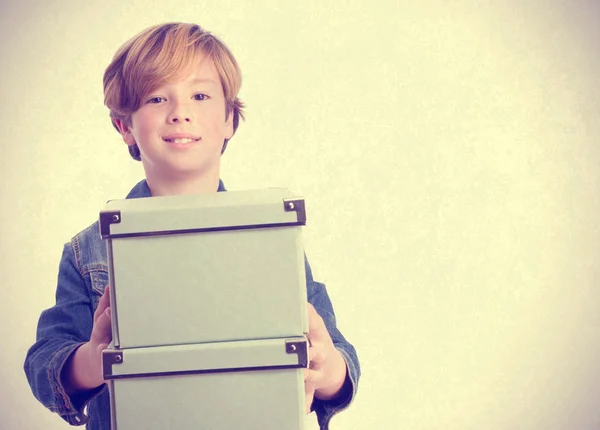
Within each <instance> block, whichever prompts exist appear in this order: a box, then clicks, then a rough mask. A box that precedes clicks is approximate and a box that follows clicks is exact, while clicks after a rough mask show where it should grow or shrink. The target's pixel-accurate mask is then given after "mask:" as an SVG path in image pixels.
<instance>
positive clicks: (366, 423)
mask: <svg viewBox="0 0 600 430" xmlns="http://www.w3.org/2000/svg"><path fill="white" fill-rule="evenodd" d="M324 3H329V4H331V2H320V1H314V0H309V1H304V2H298V1H283V2H282V1H270V2H267V1H262V2H260V3H258V2H257V3H256V4H254V5H252V2H234V1H224V0H219V1H202V2H190V1H178V0H172V1H169V2H159V1H154V2H153V1H147V0H143V1H142V0H136V1H132V2H128V3H127V6H125V5H123V2H121V1H116V0H110V1H106V0H103V1H97V2H80V1H52V2H46V1H41V0H39V1H33V0H26V1H15V0H13V1H8V2H3V3H2V5H1V6H0V40H1V41H2V42H1V45H0V59H1V70H2V71H1V79H0V96H1V103H0V106H1V113H2V115H1V116H0V126H1V128H0V130H1V133H0V137H1V151H2V152H1V154H2V155H1V158H0V169H1V182H0V187H1V188H0V190H1V201H2V219H1V223H0V237H1V238H2V239H1V240H2V242H1V243H2V253H1V260H0V261H1V267H0V269H1V270H2V284H1V288H2V300H1V301H0V315H2V321H1V322H2V324H1V325H0V343H1V345H2V355H1V361H0V387H1V388H0V390H1V392H2V402H1V406H0V408H1V412H0V416H2V418H1V420H0V427H2V428H6V429H25V430H33V429H40V428H44V429H57V430H58V429H65V428H66V427H67V426H66V425H65V424H64V423H63V422H62V421H61V420H60V418H58V417H57V416H54V415H52V414H51V413H50V412H48V411H46V410H45V409H44V408H43V407H42V406H40V405H39V404H38V403H37V401H36V400H35V399H34V397H33V396H32V395H31V392H30V390H29V387H28V385H27V383H26V380H25V376H24V374H23V371H22V364H23V359H24V356H25V353H26V351H27V349H28V347H29V346H30V345H31V344H32V343H33V341H34V336H35V326H36V323H37V318H38V316H39V313H40V312H41V310H42V309H44V308H46V307H49V306H51V305H52V304H53V301H54V291H55V282H56V274H57V267H58V261H59V257H60V252H61V247H62V244H63V243H64V242H66V241H67V240H68V239H69V238H70V237H71V236H72V235H74V234H75V233H77V232H78V231H79V230H81V229H82V228H84V227H86V226H87V225H89V224H90V223H92V222H93V221H94V220H95V219H96V218H97V215H98V211H99V210H100V209H101V208H102V206H103V204H104V202H105V201H106V200H107V199H110V198H120V197H123V196H124V195H125V194H126V193H127V191H128V190H129V189H130V188H131V186H132V185H133V184H134V183H135V182H137V181H138V180H139V179H141V177H142V174H143V172H142V170H141V167H140V165H139V164H137V163H135V162H134V161H132V160H131V159H129V157H128V154H127V151H126V148H125V145H124V144H123V143H122V141H121V140H120V139H119V136H118V135H117V133H116V132H115V131H114V130H113V129H112V127H111V125H110V122H109V120H108V112H107V110H106V108H105V107H104V106H103V103H102V101H103V98H102V74H103V71H104V68H105V67H106V65H107V64H108V63H109V61H110V59H111V57H112V55H113V53H114V51H115V50H116V49H117V47H118V46H119V45H120V44H121V43H122V42H124V41H125V40H126V39H127V38H129V37H130V36H132V35H133V34H134V33H136V32H138V31H140V30H141V29H143V28H145V27H147V26H149V25H152V24H155V23H158V22H163V21H171V20H182V21H192V22H197V23H200V24H201V25H203V26H204V27H206V28H207V29H210V30H212V31H213V32H214V33H216V34H217V35H219V36H221V37H222V38H223V39H224V40H225V41H226V43H227V44H228V45H229V46H230V48H231V49H232V50H233V52H234V54H235V55H236V56H237V58H238V60H239V62H240V64H241V66H242V70H243V72H244V83H243V89H242V93H241V97H242V98H243V100H244V101H245V102H246V103H247V105H248V111H247V112H248V115H247V121H246V122H245V123H244V124H242V125H241V127H240V129H239V133H238V134H237V135H236V136H235V138H234V139H233V140H232V142H231V144H230V146H229V149H228V150H227V152H226V154H225V156H224V158H223V170H222V177H223V179H224V181H225V183H226V185H227V186H228V188H230V189H243V188H258V187H267V186H286V187H288V188H291V189H293V190H295V191H297V192H300V193H302V194H303V195H304V196H305V197H306V200H307V210H308V219H309V223H308V226H307V228H306V229H305V241H306V250H307V254H308V257H309V259H310V260H311V262H312V265H313V268H314V271H315V273H316V277H317V279H319V280H322V281H324V282H325V283H326V284H327V285H328V288H329V293H330V295H331V298H332V299H333V302H334V305H335V309H336V312H337V314H338V321H339V325H340V327H341V329H342V331H343V332H344V334H345V335H346V336H347V337H348V339H350V340H351V341H352V342H353V343H354V344H355V345H356V347H357V349H358V352H359V354H360V358H361V364H362V368H363V377H362V380H361V384H360V391H359V395H358V397H357V398H356V402H355V404H354V405H353V406H352V407H351V408H350V409H349V410H348V411H346V412H343V413H342V414H341V415H339V416H338V417H336V418H335V419H334V421H333V425H332V428H333V429H387V428H410V429H482V428H484V429H565V430H566V429H595V428H600V407H599V406H598V399H600V359H599V357H598V355H599V352H600V308H599V306H598V302H599V299H600V290H599V288H600V285H599V282H598V280H599V272H600V250H599V246H598V244H599V243H600V227H599V224H598V214H599V210H600V196H599V193H598V184H599V181H600V167H599V165H598V163H599V160H600V157H599V156H600V148H599V146H598V139H599V138H600V126H599V119H598V114H599V113H600V90H599V86H598V82H597V76H598V74H599V73H600V55H599V53H600V31H599V30H598V28H600V26H598V25H597V24H598V22H600V2H596V1H583V0H582V1H569V0H564V1H550V0H548V1H535V2H520V1H517V0H515V1H508V2H466V1H455V2H441V1H440V2H431V1H425V2H400V1H396V2H394V1H387V2H386V1H382V2H379V3H377V2H370V1H366V0H358V1H349V2H345V3H344V4H342V3H341V2H340V3H339V6H331V5H329V6H324V5H323V4H324ZM450 3H451V4H452V5H451V6H450V5H449V4H450ZM483 3H494V4H495V5H494V6H490V5H487V6H484V5H482V4H483ZM522 3H527V5H523V4H522ZM500 4H504V5H500ZM310 425H311V428H314V417H311V418H310Z"/></svg>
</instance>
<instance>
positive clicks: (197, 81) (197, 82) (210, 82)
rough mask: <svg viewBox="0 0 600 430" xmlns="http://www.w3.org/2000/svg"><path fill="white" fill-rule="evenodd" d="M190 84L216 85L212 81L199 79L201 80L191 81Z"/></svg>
mask: <svg viewBox="0 0 600 430" xmlns="http://www.w3.org/2000/svg"><path fill="white" fill-rule="evenodd" d="M190 83H191V84H203V83H209V84H216V82H215V81H213V80H212V79H206V78H205V79H201V78H196V79H194V80H192V81H191V82H190Z"/></svg>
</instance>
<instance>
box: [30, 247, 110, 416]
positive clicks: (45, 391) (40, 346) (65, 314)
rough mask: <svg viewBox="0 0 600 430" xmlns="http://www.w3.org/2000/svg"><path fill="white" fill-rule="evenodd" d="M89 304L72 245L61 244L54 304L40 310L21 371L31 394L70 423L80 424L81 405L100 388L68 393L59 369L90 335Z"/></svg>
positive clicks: (101, 387)
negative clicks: (36, 325) (24, 375)
mask: <svg viewBox="0 0 600 430" xmlns="http://www.w3.org/2000/svg"><path fill="white" fill-rule="evenodd" d="M92 309H93V304H92V300H91V298H90V294H89V290H88V288H87V287H86V285H85V280H84V279H83V277H82V275H81V273H80V271H79V270H78V268H77V266H76V262H75V256H74V252H73V247H72V245H71V244H67V245H65V247H64V249H63V254H62V259H61V262H60V268H59V273H58V286H57V289H56V304H55V305H54V306H53V307H51V308H49V309H46V310H45V311H43V312H42V314H41V316H40V319H39V321H38V327H37V334H36V342H35V344H34V345H33V346H32V347H31V348H30V349H29V351H28V352H27V356H26V358H25V365H24V370H25V374H26V376H27V380H28V381H29V385H30V386H31V390H32V391H33V394H34V396H35V397H36V398H37V399H38V400H39V401H40V402H41V403H42V404H43V405H44V406H46V407H47V408H48V409H50V410H51V411H52V412H56V413H57V414H59V415H60V416H61V417H62V418H63V419H64V420H65V421H67V422H68V423H69V424H71V425H83V424H86V423H87V422H88V417H86V416H85V414H84V413H83V409H84V407H85V405H86V404H87V403H88V402H89V401H90V400H91V399H92V398H93V397H95V396H96V395H97V394H98V393H100V392H101V391H102V389H103V388H104V384H103V385H101V386H100V387H98V388H95V389H94V390H90V391H86V392H81V393H75V394H74V395H72V396H68V395H67V393H66V391H65V387H64V386H63V384H62V382H61V372H62V370H63V367H64V365H65V363H66V362H67V360H68V359H69V358H70V356H71V354H72V353H73V352H74V351H75V350H76V349H77V347H79V346H80V345H81V344H83V343H85V342H87V341H88V340H89V338H90V334H91V331H92V325H93V311H92Z"/></svg>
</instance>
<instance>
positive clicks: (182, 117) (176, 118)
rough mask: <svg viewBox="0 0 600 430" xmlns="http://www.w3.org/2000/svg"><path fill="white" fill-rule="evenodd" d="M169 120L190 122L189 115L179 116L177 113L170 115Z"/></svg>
mask: <svg viewBox="0 0 600 430" xmlns="http://www.w3.org/2000/svg"><path fill="white" fill-rule="evenodd" d="M169 121H170V122H174V123H177V122H191V119H190V117H189V116H179V115H172V116H171V118H170V119H169Z"/></svg>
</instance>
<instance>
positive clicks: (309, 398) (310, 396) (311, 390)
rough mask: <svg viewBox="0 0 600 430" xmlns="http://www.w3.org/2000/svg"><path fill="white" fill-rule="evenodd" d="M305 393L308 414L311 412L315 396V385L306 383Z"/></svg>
mask: <svg viewBox="0 0 600 430" xmlns="http://www.w3.org/2000/svg"><path fill="white" fill-rule="evenodd" d="M304 393H305V408H306V414H307V415H308V414H310V410H311V406H312V403H313V400H314V398H315V387H314V385H313V384H305V386H304Z"/></svg>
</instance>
